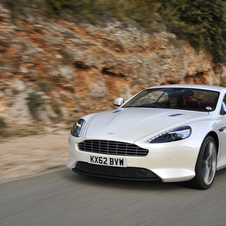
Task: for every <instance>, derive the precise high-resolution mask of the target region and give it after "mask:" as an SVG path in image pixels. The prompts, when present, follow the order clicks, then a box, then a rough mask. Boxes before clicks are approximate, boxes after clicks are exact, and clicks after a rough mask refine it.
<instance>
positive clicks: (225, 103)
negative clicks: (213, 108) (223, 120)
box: [220, 95, 226, 115]
mask: <svg viewBox="0 0 226 226" xmlns="http://www.w3.org/2000/svg"><path fill="white" fill-rule="evenodd" d="M225 113H226V95H224V99H223V102H222V106H221V112H220V114H221V115H225Z"/></svg>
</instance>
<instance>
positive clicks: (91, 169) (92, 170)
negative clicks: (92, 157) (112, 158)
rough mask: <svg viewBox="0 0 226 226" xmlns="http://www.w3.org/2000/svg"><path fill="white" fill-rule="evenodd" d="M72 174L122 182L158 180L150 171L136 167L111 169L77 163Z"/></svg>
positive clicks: (109, 167)
mask: <svg viewBox="0 0 226 226" xmlns="http://www.w3.org/2000/svg"><path fill="white" fill-rule="evenodd" d="M72 170H73V171H74V172H76V173H79V174H84V175H89V176H96V177H105V178H112V179H123V180H148V181H149V180H160V178H159V177H158V176H157V175H156V174H154V173H153V172H152V171H150V170H148V169H144V168H138V167H126V168H123V167H111V166H99V165H93V164H89V163H86V162H78V163H77V164H76V166H75V168H73V169H72Z"/></svg>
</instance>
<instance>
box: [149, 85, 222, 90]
mask: <svg viewBox="0 0 226 226" xmlns="http://www.w3.org/2000/svg"><path fill="white" fill-rule="evenodd" d="M153 88H189V89H205V90H211V91H218V92H221V91H226V88H225V87H221V86H210V85H198V84H172V85H162V86H152V87H149V88H148V89H153Z"/></svg>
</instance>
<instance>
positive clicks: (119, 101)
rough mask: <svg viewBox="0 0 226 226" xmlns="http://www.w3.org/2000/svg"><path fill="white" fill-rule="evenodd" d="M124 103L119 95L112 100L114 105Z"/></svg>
mask: <svg viewBox="0 0 226 226" xmlns="http://www.w3.org/2000/svg"><path fill="white" fill-rule="evenodd" d="M123 103H124V99H123V98H122V97H119V98H116V99H115V100H114V105H115V106H118V107H119V106H121V105H122V104H123Z"/></svg>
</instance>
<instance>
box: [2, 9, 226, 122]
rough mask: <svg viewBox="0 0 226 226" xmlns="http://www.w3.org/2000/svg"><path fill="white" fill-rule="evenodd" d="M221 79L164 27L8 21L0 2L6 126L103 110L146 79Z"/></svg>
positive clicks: (205, 58) (225, 74) (221, 71)
mask: <svg viewBox="0 0 226 226" xmlns="http://www.w3.org/2000/svg"><path fill="white" fill-rule="evenodd" d="M213 68H214V69H215V70H214V69H213ZM216 68H217V70H216ZM225 80H226V68H225V67H223V66H221V65H217V67H216V65H214V64H213V63H212V59H211V56H210V55H209V54H208V53H207V52H204V51H200V52H198V53H197V52H196V51H195V50H194V49H193V48H192V47H191V46H190V44H189V43H188V42H186V41H182V40H178V39H177V37H176V36H175V35H174V34H172V33H168V32H160V33H151V34H150V33H146V32H145V31H143V30H141V29H137V28H135V27H132V26H131V27H126V28H125V27H123V24H121V23H120V22H116V23H106V26H105V27H100V26H93V25H91V24H75V23H70V22H67V21H63V20H58V21H46V19H45V18H42V17H41V16H36V17H34V16H30V17H26V18H25V17H21V18H20V19H18V20H17V21H16V24H13V23H11V20H10V12H9V11H8V10H6V9H5V8H4V7H3V6H2V5H0V117H2V118H3V119H4V120H5V121H6V122H7V123H8V124H15V123H20V124H31V123H35V122H37V121H39V120H40V121H43V122H45V123H52V122H53V121H54V119H56V118H58V117H60V118H61V119H66V118H71V117H76V116H79V115H84V114H87V113H91V112H96V111H103V110H107V109H110V108H112V107H113V105H112V103H113V100H114V99H115V98H117V97H119V96H122V97H124V98H125V99H128V98H129V97H131V95H133V94H135V93H136V92H138V91H140V90H142V89H143V88H147V87H150V86H154V85H162V84H174V83H198V84H211V85H219V84H221V83H222V82H223V83H225Z"/></svg>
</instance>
